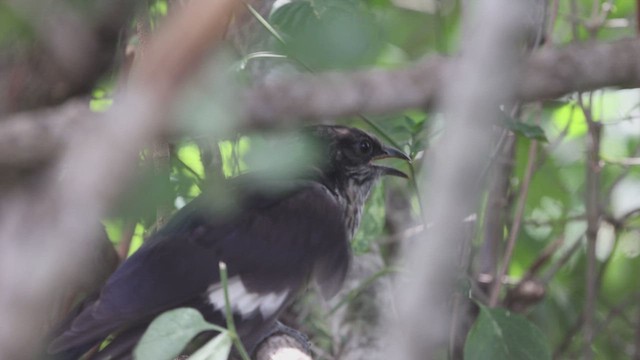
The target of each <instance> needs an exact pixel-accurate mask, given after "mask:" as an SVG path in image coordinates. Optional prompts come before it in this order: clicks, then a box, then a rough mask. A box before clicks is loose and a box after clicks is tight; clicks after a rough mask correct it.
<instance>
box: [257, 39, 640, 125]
mask: <svg viewBox="0 0 640 360" xmlns="http://www.w3.org/2000/svg"><path fill="white" fill-rule="evenodd" d="M638 58H640V40H636V39H627V40H620V41H616V42H612V43H607V44H602V43H587V44H576V45H570V46H567V47H565V48H552V47H545V48H542V49H540V50H538V51H536V52H534V53H533V54H531V55H530V56H529V57H528V58H527V59H525V60H524V64H523V66H522V70H521V72H520V73H519V79H517V82H516V86H515V89H514V93H515V99H514V100H520V101H524V102H529V101H536V100H545V99H554V98H557V97H560V96H563V95H566V94H569V93H572V92H576V91H588V90H594V89H599V88H602V87H622V88H629V87H636V86H638V85H640V63H638V62H637V59H638ZM456 62H458V59H445V58H442V57H429V58H426V59H424V60H422V61H420V62H418V63H416V64H414V65H412V66H408V67H405V68H401V69H394V70H379V69H374V70H363V71H358V72H353V73H335V72H334V73H325V74H320V75H311V74H304V75H296V76H292V77H291V78H281V79H278V80H273V81H271V82H268V83H265V84H262V85H258V86H256V87H254V88H252V89H250V90H249V91H248V93H247V95H246V99H247V104H248V116H249V118H250V119H251V123H252V124H254V125H262V126H265V125H273V124H276V123H278V122H279V121H282V119H294V118H321V117H339V116H351V115H356V114H359V113H364V114H386V113H392V112H395V111H402V110H405V109H408V108H421V107H427V108H430V107H432V106H433V105H434V104H435V103H436V101H437V100H438V97H439V96H440V92H441V89H443V88H445V83H446V82H447V74H448V73H451V71H450V69H451V66H455V64H456ZM451 74H453V73H451ZM501 100H504V99H501Z"/></svg>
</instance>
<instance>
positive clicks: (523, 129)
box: [503, 116, 547, 142]
mask: <svg viewBox="0 0 640 360" xmlns="http://www.w3.org/2000/svg"><path fill="white" fill-rule="evenodd" d="M503 125H504V127H506V128H507V129H509V130H511V131H513V132H514V133H516V134H518V135H522V136H524V137H526V138H527V139H534V140H540V141H545V142H546V141H547V136H546V135H545V134H544V130H543V129H542V128H541V127H540V126H538V125H532V124H525V123H523V122H520V121H517V120H515V119H513V118H511V117H509V116H504V117H503Z"/></svg>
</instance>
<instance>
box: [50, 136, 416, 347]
mask: <svg viewBox="0 0 640 360" xmlns="http://www.w3.org/2000/svg"><path fill="white" fill-rule="evenodd" d="M307 131H308V133H309V134H310V135H311V137H312V138H313V139H315V140H317V141H318V143H319V144H320V148H319V149H320V152H321V156H320V157H319V158H320V159H321V161H318V162H314V163H311V164H309V171H308V172H307V175H305V176H304V177H302V178H299V179H296V180H291V181H287V182H286V186H285V187H284V190H282V189H281V190H280V191H278V192H275V193H274V192H266V191H264V190H260V188H259V187H256V186H248V185H246V184H245V183H247V182H245V181H244V177H242V176H241V177H240V178H237V179H235V180H232V181H230V182H229V183H230V184H229V185H230V186H233V187H236V188H237V190H238V191H237V193H239V194H241V196H240V199H239V206H237V207H236V211H232V212H220V211H214V210H213V209H212V208H211V207H210V206H207V204H208V203H210V202H212V201H214V199H211V197H210V196H207V194H206V193H205V194H203V195H201V196H200V197H199V198H197V199H195V200H194V201H192V202H191V203H190V204H188V205H187V206H185V207H184V208H183V209H181V210H180V211H178V212H177V213H176V215H175V216H174V217H173V218H172V219H171V220H170V221H169V223H168V224H167V225H166V226H165V227H164V228H162V229H161V230H159V231H158V232H156V233H155V234H153V235H152V236H151V237H149V238H148V239H147V240H146V242H145V243H144V245H143V246H142V247H141V248H140V249H139V250H138V251H137V252H136V253H135V254H134V255H133V256H131V257H130V258H129V259H127V260H126V261H125V262H124V263H123V264H122V265H121V266H120V267H119V268H118V269H117V270H116V271H115V273H114V274H113V275H112V276H111V277H110V278H109V280H108V281H107V283H106V285H105V286H104V287H103V288H102V290H101V291H100V293H99V294H95V295H94V296H93V297H90V298H89V299H87V300H86V301H85V302H84V303H83V304H82V305H81V306H80V307H78V308H77V309H76V311H75V312H74V314H73V315H72V316H71V317H70V318H69V319H68V320H67V321H66V322H65V323H63V324H61V326H60V328H59V329H58V330H57V331H56V332H55V333H54V335H53V341H52V342H51V343H50V344H49V347H48V352H49V353H50V354H52V355H54V357H55V358H60V359H77V358H78V357H79V356H81V355H82V354H83V353H85V352H87V351H88V350H89V349H91V348H92V347H94V346H95V345H96V344H98V343H100V342H101V341H102V340H103V339H104V338H105V337H106V336H108V335H109V334H113V333H117V334H118V335H117V336H116V337H115V340H114V341H113V342H111V344H110V345H109V346H107V347H106V348H105V349H104V350H103V351H101V352H99V353H97V354H96V355H94V358H107V357H108V356H112V358H114V359H120V358H128V357H130V356H131V351H132V350H133V348H134V347H135V344H136V343H137V341H138V340H139V338H140V337H141V336H142V334H143V333H144V331H145V329H146V328H147V326H148V324H149V323H150V322H151V321H152V320H153V318H154V317H156V316H157V315H158V314H160V313H162V312H164V311H166V310H169V309H172V308H177V307H183V306H189V307H194V308H196V309H198V310H200V311H201V312H202V314H203V315H204V317H205V318H206V319H207V320H208V321H210V322H213V323H218V324H221V325H223V326H224V321H223V316H222V313H221V311H219V310H220V309H221V308H222V307H223V305H224V300H223V298H222V289H221V287H220V284H219V273H218V262H220V261H224V262H225V263H226V264H227V266H228V271H229V279H230V280H229V292H230V301H231V303H232V309H233V311H234V314H235V315H236V316H235V318H236V321H237V323H236V326H237V328H238V331H239V333H240V336H241V337H242V340H243V342H244V343H245V345H246V346H247V347H248V348H249V349H253V348H254V347H255V346H256V345H257V343H258V342H259V341H260V340H261V339H262V338H263V336H264V335H265V334H266V333H267V332H268V331H269V329H270V328H271V327H272V326H273V325H274V323H275V321H276V319H277V317H278V315H279V314H280V312H281V311H282V310H283V309H284V308H285V307H286V306H287V305H288V304H290V303H291V301H293V299H294V298H295V296H296V294H297V293H299V292H300V290H302V289H304V288H305V287H306V284H307V282H308V281H309V280H314V281H315V282H316V283H317V284H318V285H319V287H320V289H321V291H322V293H323V295H324V296H325V297H331V296H333V295H334V294H335V293H336V292H337V291H338V290H339V289H340V287H341V285H342V282H343V280H344V278H345V275H346V273H347V269H348V266H349V262H350V247H349V240H350V239H351V237H352V236H353V234H354V232H355V230H356V229H357V227H358V224H359V222H360V216H361V213H362V207H363V204H364V202H365V200H366V198H367V197H368V195H369V192H370V190H371V188H372V186H373V185H374V183H375V181H376V180H377V179H378V178H379V177H380V176H382V175H395V176H403V177H406V175H405V174H404V173H402V172H400V171H398V170H395V169H392V168H387V167H383V166H379V165H374V164H372V163H371V161H372V160H375V159H378V158H384V157H397V158H403V159H408V158H407V157H406V155H404V154H402V153H401V152H400V151H398V150H395V149H392V148H388V147H385V146H383V145H382V144H381V143H380V142H379V141H378V140H377V139H375V138H374V137H372V136H370V135H368V134H366V133H365V132H363V131H360V130H357V129H353V128H347V127H341V126H316V127H312V128H310V129H308V130H307ZM254 178H255V176H254Z"/></svg>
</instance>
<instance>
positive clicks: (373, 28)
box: [269, 0, 383, 70]
mask: <svg viewBox="0 0 640 360" xmlns="http://www.w3.org/2000/svg"><path fill="white" fill-rule="evenodd" d="M269 22H270V24H271V25H273V29H275V30H274V31H275V32H276V33H278V34H279V35H281V38H279V40H281V42H282V43H283V44H284V45H283V48H282V49H280V51H283V52H285V53H286V54H287V55H289V56H290V57H291V58H294V59H297V60H299V61H300V62H301V63H303V64H305V67H310V68H311V69H314V70H323V69H336V68H338V69H348V68H355V67H358V66H362V65H367V64H372V63H373V62H374V61H375V59H376V58H377V56H378V54H379V53H380V50H381V49H382V45H383V42H382V31H381V28H380V26H379V24H377V22H376V19H375V17H374V16H373V14H372V13H371V12H370V11H369V10H368V8H367V7H366V5H365V4H364V2H361V1H344V0H314V1H310V0H299V1H292V2H290V3H287V4H285V5H282V6H281V7H279V8H278V9H276V10H275V11H274V13H273V14H272V15H271V17H270V18H269ZM270 31H271V30H270ZM272 32H273V31H272Z"/></svg>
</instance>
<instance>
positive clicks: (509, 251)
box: [489, 140, 538, 307]
mask: <svg viewBox="0 0 640 360" xmlns="http://www.w3.org/2000/svg"><path fill="white" fill-rule="evenodd" d="M537 151H538V142H537V141H536V140H532V141H531V145H530V146H529V155H528V158H529V161H528V163H527V169H526V171H525V174H524V178H523V180H522V186H521V187H520V193H519V194H518V203H517V207H516V213H515V216H514V219H513V225H511V231H510V232H509V239H508V240H507V248H506V250H505V252H504V257H503V259H502V266H501V267H500V271H498V274H497V275H496V278H495V279H494V285H493V288H492V289H491V294H490V296H489V306H490V307H495V306H496V305H498V297H499V296H500V289H501V288H502V279H503V278H504V276H505V275H506V274H507V270H508V269H509V264H510V263H511V258H512V256H513V250H514V248H515V245H516V240H517V239H518V233H519V232H520V225H521V224H522V218H523V216H524V207H525V204H526V200H527V194H528V193H529V185H530V184H531V178H532V176H533V172H534V169H535V164H536V154H537Z"/></svg>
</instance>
